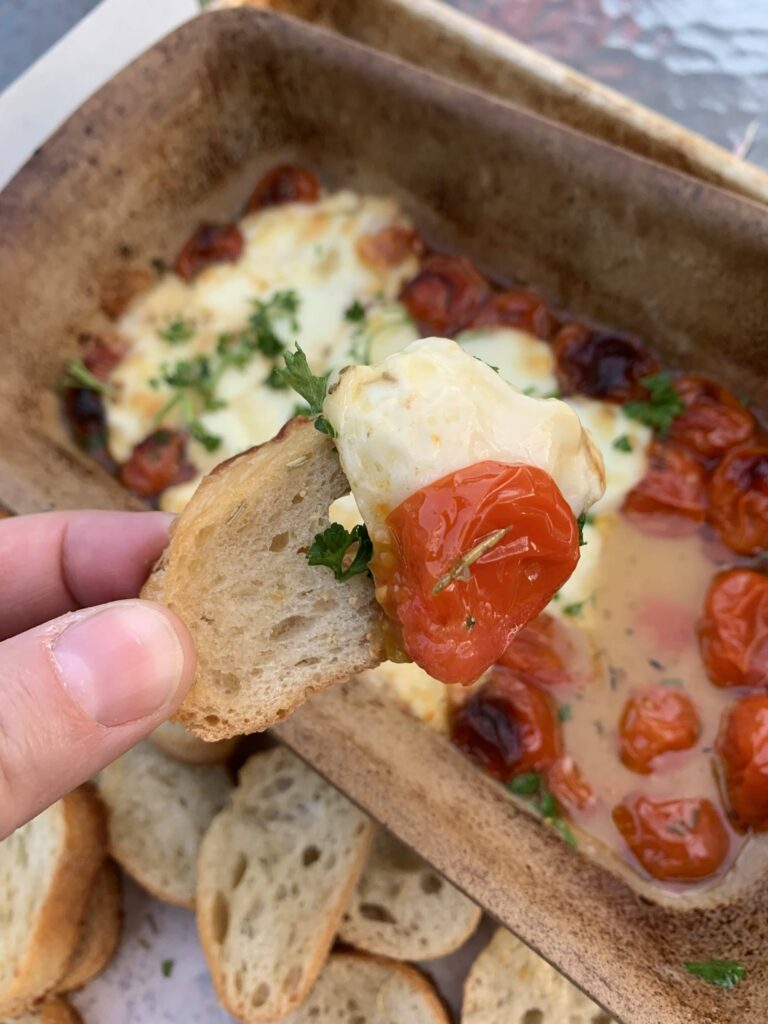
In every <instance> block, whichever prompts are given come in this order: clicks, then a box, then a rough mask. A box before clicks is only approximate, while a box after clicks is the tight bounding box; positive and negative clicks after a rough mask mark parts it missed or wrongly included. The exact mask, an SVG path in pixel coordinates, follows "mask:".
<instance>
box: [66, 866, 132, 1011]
mask: <svg viewBox="0 0 768 1024" xmlns="http://www.w3.org/2000/svg"><path fill="white" fill-rule="evenodd" d="M122 928H123V892H122V884H121V881H120V872H119V871H118V869H117V865H116V864H115V863H114V861H111V860H106V861H105V862H104V864H103V866H102V868H101V870H100V871H99V873H98V875H97V876H96V882H95V883H94V886H93V891H92V892H91V898H90V900H89V901H88V908H87V910H86V912H85V920H84V921H83V926H82V930H81V932H80V941H79V942H78V944H77V948H76V949H75V952H74V953H73V954H72V959H71V960H70V961H69V964H68V965H67V969H66V971H65V973H64V976H63V977H62V978H60V979H59V981H58V982H57V983H56V991H57V992H72V991H73V990H74V989H76V988H82V986H83V985H85V984H86V982H88V981H90V980H91V978H95V977H96V975H97V974H101V972H102V971H103V970H104V968H105V967H106V966H107V964H108V963H109V962H110V960H111V959H112V957H113V956H114V955H115V952H116V951H117V947H118V945H119V943H120V933H121V931H122Z"/></svg>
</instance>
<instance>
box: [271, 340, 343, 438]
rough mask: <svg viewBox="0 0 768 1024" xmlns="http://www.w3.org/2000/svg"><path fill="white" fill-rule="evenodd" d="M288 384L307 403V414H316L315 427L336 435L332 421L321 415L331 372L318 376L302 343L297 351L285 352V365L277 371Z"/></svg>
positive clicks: (332, 435) (333, 435) (329, 434)
mask: <svg viewBox="0 0 768 1024" xmlns="http://www.w3.org/2000/svg"><path fill="white" fill-rule="evenodd" d="M276 372H277V373H278V375H279V377H280V379H281V380H283V381H285V383H286V385H287V386H288V387H289V388H293V390H294V391H295V392H296V393H297V394H298V395H301V397H302V398H303V399H304V401H305V402H306V403H307V406H308V408H307V416H316V417H317V419H316V420H315V427H316V428H317V429H318V430H319V431H321V432H322V433H323V434H328V436H329V437H336V431H335V430H334V429H333V426H332V424H331V423H329V422H328V420H327V419H325V417H324V416H322V415H321V413H322V411H323V402H325V396H326V395H327V394H328V378H329V377H330V373H326V374H323V375H322V376H316V375H315V374H314V373H312V371H311V370H310V368H309V363H308V362H307V357H306V355H305V354H304V351H303V349H302V348H301V346H300V345H296V351H295V352H286V353H285V367H283V368H282V369H278V370H277V371H276Z"/></svg>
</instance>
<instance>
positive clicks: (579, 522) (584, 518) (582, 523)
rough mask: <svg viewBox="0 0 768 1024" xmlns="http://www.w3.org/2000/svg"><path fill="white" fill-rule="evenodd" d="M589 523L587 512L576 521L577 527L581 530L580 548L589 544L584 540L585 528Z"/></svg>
mask: <svg viewBox="0 0 768 1024" xmlns="http://www.w3.org/2000/svg"><path fill="white" fill-rule="evenodd" d="M588 522H589V520H588V519H587V513H586V512H582V513H581V515H580V516H578V518H577V519H576V525H577V526H578V528H579V547H580V548H583V547H584V545H585V544H586V543H587V542H586V541H585V540H584V527H585V526H586V525H587V523H588Z"/></svg>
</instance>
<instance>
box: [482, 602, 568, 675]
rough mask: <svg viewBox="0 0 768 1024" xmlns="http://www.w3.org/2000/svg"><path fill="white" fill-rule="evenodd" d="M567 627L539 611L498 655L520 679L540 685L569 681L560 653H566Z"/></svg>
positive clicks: (501, 661) (501, 662)
mask: <svg viewBox="0 0 768 1024" xmlns="http://www.w3.org/2000/svg"><path fill="white" fill-rule="evenodd" d="M569 647H570V639H569V636H568V629H567V627H566V626H564V625H563V624H562V622H559V621H558V620H557V619H556V618H554V617H553V616H552V615H548V614H547V613H546V612H542V613H541V615H537V616H536V618H535V619H532V620H531V621H530V622H529V623H528V625H527V626H523V628H522V629H521V630H520V631H519V632H518V633H516V634H515V636H514V639H513V640H512V643H511V644H510V645H509V647H507V649H506V651H504V653H503V654H502V655H501V657H500V658H499V664H501V665H505V666H506V667H507V668H511V669H512V670H513V672H516V673H517V674H518V675H519V676H520V677H521V678H522V679H525V680H527V681H528V682H530V683H537V684H539V685H541V686H556V685H558V684H559V683H567V682H569V676H568V669H567V668H566V665H565V659H564V656H563V655H564V654H566V652H568V650H569Z"/></svg>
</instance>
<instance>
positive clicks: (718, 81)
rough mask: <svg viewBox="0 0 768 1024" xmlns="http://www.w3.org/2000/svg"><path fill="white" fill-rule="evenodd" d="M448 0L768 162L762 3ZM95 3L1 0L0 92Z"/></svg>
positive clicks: (144, 0)
mask: <svg viewBox="0 0 768 1024" xmlns="http://www.w3.org/2000/svg"><path fill="white" fill-rule="evenodd" d="M102 2H104V3H110V2H111V0H102ZM165 2H166V0H135V4H136V11H137V17H140V16H142V10H143V11H144V12H146V16H150V14H151V9H152V8H153V7H155V5H158V6H162V5H163V4H164V3H165ZM450 2H451V3H452V5H453V6H455V7H457V8H459V9H460V10H462V11H464V12H465V13H467V14H471V15H474V16H475V17H477V18H481V19H483V20H484V21H486V22H488V23H489V24H492V25H494V26H495V27H497V28H500V29H503V30H504V31H506V32H509V33H510V34H511V35H513V36H515V37H516V38H518V39H520V40H522V41H523V42H526V43H528V44H530V45H531V46H534V47H536V48H537V49H539V50H541V51H542V52H544V53H546V54H548V55H550V56H552V57H556V58H557V59H558V60H561V61H564V62H565V63H566V64H569V65H570V66H571V67H573V68H576V69H577V70H578V71H581V72H583V73H584V74H587V75H591V76H592V77H594V78H597V79H599V80H600V81H601V82H604V83H605V84H606V85H610V86H611V87H612V88H614V89H617V90H618V91H620V92H623V93H626V94H627V95H628V96H631V97H632V98H633V99H636V100H639V101H640V102H641V103H645V104H647V105H648V106H649V107H652V108H653V109H654V110H657V111H659V112H660V113H662V114H665V115H666V116H668V117H671V118H673V119H675V120H677V121H679V122H681V123H682V124H683V125H685V126H686V127H687V128H691V129H693V130H694V131H697V132H700V133H701V134H702V135H705V136H706V137H707V138H709V139H712V140H713V141H714V142H718V143H720V145H722V146H725V147H726V148H728V149H730V150H736V151H737V152H742V153H743V152H745V151H747V152H749V157H750V159H752V160H754V161H755V162H756V163H759V164H762V165H763V166H766V167H768V0H450ZM96 6H97V0H0V90H2V89H3V88H5V87H6V86H7V85H9V84H10V82H12V81H13V80H14V78H16V77H17V76H18V75H19V74H20V73H21V72H22V71H23V70H24V69H25V68H26V67H27V66H28V65H29V64H31V63H32V62H33V61H34V60H35V59H36V58H37V57H39V56H41V55H42V54H43V53H44V52H45V50H47V49H48V48H49V47H50V46H51V45H52V44H53V43H55V42H56V40H57V39H59V38H60V37H61V36H62V35H63V34H64V33H65V32H66V31H67V30H68V29H70V28H71V27H73V26H74V25H75V24H76V23H77V22H78V21H79V20H80V19H81V18H83V17H84V16H85V15H86V14H87V13H88V12H89V11H90V10H91V9H92V8H94V7H96ZM155 9H156V8H155Z"/></svg>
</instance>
